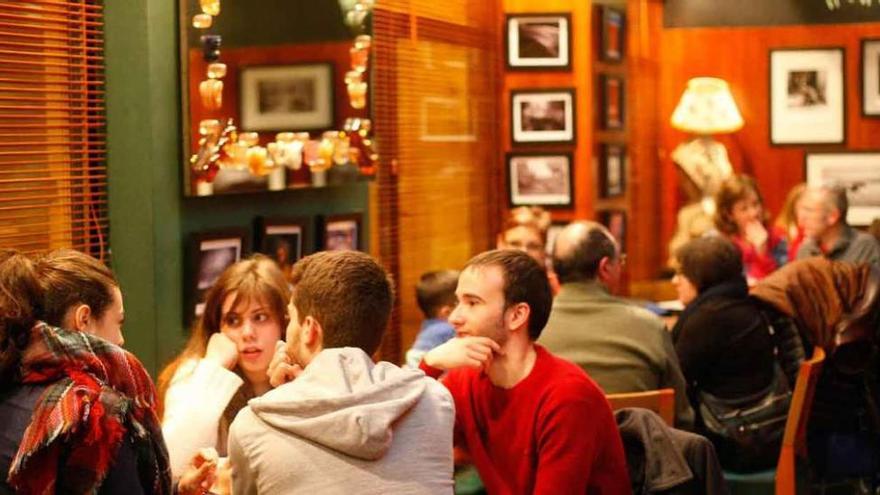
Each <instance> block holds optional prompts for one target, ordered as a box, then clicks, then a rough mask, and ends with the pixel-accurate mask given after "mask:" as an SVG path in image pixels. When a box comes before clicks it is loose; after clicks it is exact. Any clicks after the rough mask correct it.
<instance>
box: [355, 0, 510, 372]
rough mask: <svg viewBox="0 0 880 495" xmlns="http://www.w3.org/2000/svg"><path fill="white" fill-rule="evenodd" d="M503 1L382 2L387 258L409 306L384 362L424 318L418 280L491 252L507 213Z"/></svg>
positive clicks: (377, 112)
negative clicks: (502, 141) (502, 193)
mask: <svg viewBox="0 0 880 495" xmlns="http://www.w3.org/2000/svg"><path fill="white" fill-rule="evenodd" d="M500 19H501V16H500V13H499V2H494V1H487V2H474V1H472V0H447V1H444V2H436V1H427V0H378V1H377V2H376V10H375V11H374V13H373V39H374V45H373V46H374V52H373V57H374V59H373V66H372V69H371V70H372V76H371V80H372V84H373V117H374V119H375V121H376V136H377V140H378V145H379V151H380V154H381V160H382V165H383V166H382V167H381V168H380V171H379V173H378V178H377V181H378V189H379V191H378V205H377V208H378V216H379V226H378V228H379V230H380V233H379V244H380V246H379V253H377V254H378V255H379V258H380V259H381V260H382V261H383V263H385V265H386V267H388V268H389V270H391V271H392V273H393V275H394V276H395V279H396V281H397V286H398V287H397V289H398V290H397V292H398V301H399V302H400V304H399V306H398V307H397V308H396V311H395V314H394V317H393V319H392V327H391V331H390V332H389V334H388V338H387V339H386V342H385V343H384V344H383V347H382V358H383V359H387V360H393V361H398V362H399V361H400V360H401V358H402V356H403V353H404V352H405V351H406V350H407V349H408V348H409V347H410V345H411V344H412V341H413V339H414V338H415V336H416V334H417V332H418V330H419V323H420V322H421V320H422V319H423V315H422V314H421V312H420V311H419V309H418V306H417V304H416V301H415V289H414V288H415V285H416V283H417V282H418V279H419V276H420V275H421V274H422V273H423V272H425V271H429V270H438V269H460V268H461V267H462V266H463V265H464V263H465V262H466V261H467V260H468V259H469V258H470V257H471V256H473V255H474V254H476V253H478V252H480V251H483V250H485V249H487V248H489V247H491V246H492V245H493V243H494V239H493V237H492V235H493V234H492V233H493V232H494V231H495V229H496V227H497V222H498V221H499V220H498V219H499V218H500V207H501V205H500V201H499V198H498V190H499V187H498V185H499V184H500V182H499V181H500V170H501V166H500V164H499V162H500V157H499V156H498V155H499V154H498V152H497V150H499V149H501V148H500V146H499V138H500V137H499V130H498V129H499V126H498V111H497V105H498V104H499V101H500V98H498V91H499V89H500V87H499V82H500V81H499V78H498V74H499V65H498V64H499V56H500V46H501V37H500V34H499V29H500Z"/></svg>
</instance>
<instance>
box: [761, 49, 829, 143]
mask: <svg viewBox="0 0 880 495" xmlns="http://www.w3.org/2000/svg"><path fill="white" fill-rule="evenodd" d="M844 66H845V64H844V52H843V48H815V49H780V50H770V143H771V144H774V145H787V144H842V143H844V142H845V141H846V110H845V108H846V105H845V103H846V102H845V101H844V88H845V77H844V70H843V68H844Z"/></svg>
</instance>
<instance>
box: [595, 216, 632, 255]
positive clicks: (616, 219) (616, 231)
mask: <svg viewBox="0 0 880 495" xmlns="http://www.w3.org/2000/svg"><path fill="white" fill-rule="evenodd" d="M599 223H601V224H602V225H604V226H605V228H607V229H608V231H609V232H611V235H612V236H614V239H616V240H617V243H618V244H620V252H621V253H625V252H626V234H627V232H626V212H625V211H623V210H601V211H599Z"/></svg>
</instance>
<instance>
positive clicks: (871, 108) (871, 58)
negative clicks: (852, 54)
mask: <svg viewBox="0 0 880 495" xmlns="http://www.w3.org/2000/svg"><path fill="white" fill-rule="evenodd" d="M861 67H862V84H861V85H862V116H864V117H880V39H867V40H862V63H861Z"/></svg>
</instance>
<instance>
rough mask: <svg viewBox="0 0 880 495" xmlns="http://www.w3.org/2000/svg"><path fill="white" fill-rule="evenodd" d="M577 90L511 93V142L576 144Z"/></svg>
mask: <svg viewBox="0 0 880 495" xmlns="http://www.w3.org/2000/svg"><path fill="white" fill-rule="evenodd" d="M574 95H575V92H574V89H549V90H540V91H539V90H527V91H511V92H510V115H511V125H510V129H511V139H512V140H513V142H514V143H515V144H517V143H520V144H524V143H531V144H536V143H573V142H574V139H575V98H574Z"/></svg>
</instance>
